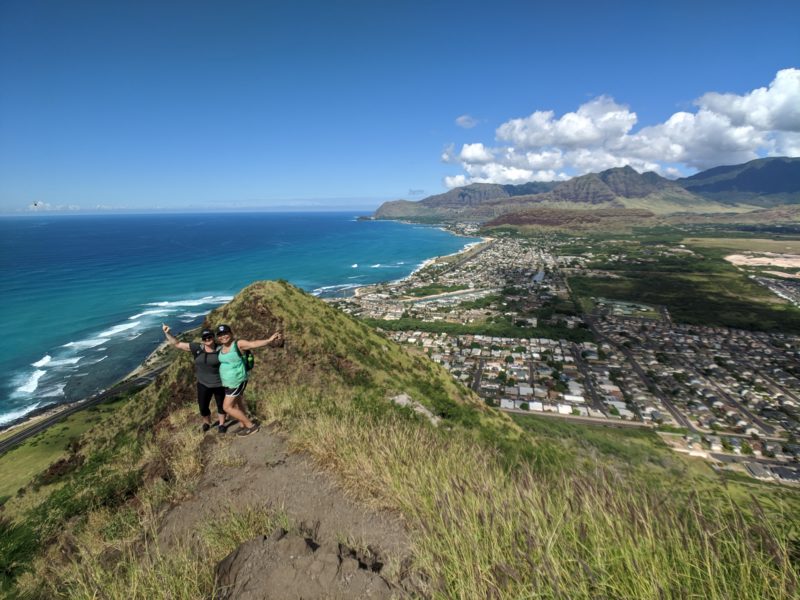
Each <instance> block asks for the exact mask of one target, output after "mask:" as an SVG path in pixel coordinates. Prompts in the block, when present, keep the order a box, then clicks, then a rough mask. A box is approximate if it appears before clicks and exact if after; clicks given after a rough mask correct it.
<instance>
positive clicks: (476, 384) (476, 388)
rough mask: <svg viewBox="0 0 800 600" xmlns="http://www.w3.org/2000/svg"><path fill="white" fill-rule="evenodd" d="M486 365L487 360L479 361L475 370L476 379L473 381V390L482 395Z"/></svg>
mask: <svg viewBox="0 0 800 600" xmlns="http://www.w3.org/2000/svg"><path fill="white" fill-rule="evenodd" d="M485 364H486V359H485V358H481V359H478V366H477V367H476V368H475V378H474V379H473V380H472V386H471V387H472V390H473V391H474V392H475V393H476V394H478V395H480V393H481V378H482V377H483V367H484V365H485Z"/></svg>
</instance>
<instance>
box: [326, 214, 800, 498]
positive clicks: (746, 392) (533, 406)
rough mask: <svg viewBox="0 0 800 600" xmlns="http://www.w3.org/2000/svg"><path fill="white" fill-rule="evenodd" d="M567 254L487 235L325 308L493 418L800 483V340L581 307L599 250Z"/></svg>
mask: <svg viewBox="0 0 800 600" xmlns="http://www.w3.org/2000/svg"><path fill="white" fill-rule="evenodd" d="M457 229H458V231H459V232H460V233H473V231H472V230H471V229H470V228H469V226H459V227H458V228H457ZM567 251H571V246H570V240H566V241H565V240H564V239H563V238H554V237H552V236H550V237H548V236H541V237H540V238H536V239H524V238H516V237H507V236H498V237H495V238H491V239H489V238H487V239H485V240H484V241H483V242H482V243H480V244H477V245H475V246H474V247H472V248H469V249H468V250H466V251H465V252H462V253H460V254H458V255H454V256H450V257H444V258H442V259H439V260H437V261H435V262H433V263H431V264H428V265H425V266H424V267H422V268H421V269H419V270H418V271H417V272H415V273H414V274H412V275H411V276H410V277H408V278H406V279H404V280H401V281H397V282H393V283H386V284H378V285H373V286H367V287H364V288H360V289H358V290H357V291H356V293H355V295H353V296H351V297H347V298H335V299H328V300H327V301H328V302H330V303H332V304H334V305H335V306H337V307H338V308H339V309H341V310H343V311H345V312H347V313H349V314H351V315H353V316H356V317H359V318H362V319H365V320H366V321H368V322H369V323H371V324H372V325H374V326H377V327H379V328H380V329H382V330H383V331H384V332H385V334H386V335H387V336H389V337H390V338H392V339H394V340H395V341H397V342H400V343H402V344H406V345H408V346H411V347H413V348H414V349H416V350H417V351H419V352H422V353H424V354H425V355H427V356H428V357H429V358H430V359H431V360H433V361H434V362H436V363H438V364H440V365H442V366H443V367H444V368H445V369H447V370H448V371H449V372H450V373H451V375H452V376H453V377H454V378H455V379H457V380H459V381H460V382H462V383H463V384H464V385H465V386H468V387H470V388H471V389H473V390H474V391H475V392H476V393H477V394H478V395H479V396H480V397H481V398H482V399H484V401H485V402H486V403H487V404H488V405H490V406H493V407H496V408H497V409H498V410H505V411H511V412H516V413H519V414H533V415H538V416H541V417H547V418H562V419H570V420H574V421H576V422H581V423H587V424H594V425H605V426H611V427H648V428H653V429H655V430H656V431H658V433H659V435H660V437H661V438H662V439H663V440H664V441H665V443H667V444H668V445H669V446H670V447H672V448H673V449H674V450H676V451H678V452H684V453H686V454H689V455H692V456H698V457H703V458H704V459H707V460H709V461H711V462H712V463H713V464H714V465H717V466H719V467H720V468H726V469H736V470H738V471H739V472H743V473H747V474H749V475H750V476H752V477H755V478H757V479H760V480H765V481H775V482H779V483H783V484H789V485H797V484H800V466H798V461H800V443H798V442H797V439H798V437H800V379H798V376H797V375H798V374H800V340H798V338H797V337H796V336H793V335H788V334H783V333H764V332H757V331H745V330H741V329H732V328H727V327H712V326H699V325H687V324H681V323H677V322H674V321H673V319H672V318H671V316H670V314H669V311H668V310H667V309H666V308H665V307H663V306H654V305H646V304H639V303H633V302H623V301H620V300H616V299H613V298H597V297H595V298H592V302H591V308H590V310H589V311H588V312H587V311H586V310H581V309H580V308H581V304H582V305H583V306H585V302H581V301H580V299H576V298H574V295H573V294H572V291H571V289H570V286H569V283H568V281H569V276H570V275H571V274H573V273H576V272H580V273H584V274H585V273H587V272H589V271H590V270H589V269H587V263H588V262H589V258H590V257H591V253H588V254H589V256H588V257H587V256H586V255H585V254H584V255H575V254H571V253H568V252H567ZM675 251H676V252H680V251H681V250H680V249H678V250H675ZM615 259H616V260H624V258H619V257H615Z"/></svg>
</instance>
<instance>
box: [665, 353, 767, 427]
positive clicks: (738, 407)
mask: <svg viewBox="0 0 800 600" xmlns="http://www.w3.org/2000/svg"><path fill="white" fill-rule="evenodd" d="M679 360H680V361H681V363H682V364H683V366H684V367H686V368H687V369H690V370H691V371H692V372H693V373H694V374H695V376H696V377H698V378H700V379H701V380H703V381H706V382H708V385H709V386H710V387H713V388H714V390H716V392H717V394H719V396H721V397H722V399H723V400H724V401H725V402H727V403H728V405H730V407H731V408H733V409H735V410H738V411H740V412H742V413H744V414H745V415H746V416H747V417H748V418H749V419H750V421H751V422H753V423H755V424H756V425H758V426H759V427H760V428H761V430H762V431H763V432H764V433H765V434H766V435H767V436H771V435H774V434H775V428H774V427H772V426H771V425H769V424H767V423H765V422H764V420H763V419H761V418H759V417H758V415H754V414H753V413H752V412H750V411H749V410H748V408H747V407H746V406H745V405H744V403H743V402H739V401H738V400H736V399H735V398H732V397H731V396H730V395H729V394H727V393H726V392H725V391H724V390H723V389H722V388H721V387H720V386H719V385H718V384H717V382H716V381H714V380H713V379H712V378H711V377H706V376H705V375H703V374H702V373H700V371H698V369H697V367H696V366H695V365H694V363H692V362H691V361H689V360H688V359H686V358H685V357H683V356H680V357H679ZM759 375H760V374H759Z"/></svg>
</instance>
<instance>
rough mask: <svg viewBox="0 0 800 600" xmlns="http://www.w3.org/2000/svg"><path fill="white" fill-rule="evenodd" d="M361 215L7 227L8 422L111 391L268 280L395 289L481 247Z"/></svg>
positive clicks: (0, 243) (124, 218) (65, 219)
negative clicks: (418, 271) (433, 263)
mask: <svg viewBox="0 0 800 600" xmlns="http://www.w3.org/2000/svg"><path fill="white" fill-rule="evenodd" d="M357 216H358V215H356V214H353V213H346V214H345V213H315V214H309V213H302V214H301V213H248V214H242V213H237V214H182V215H175V214H169V215H113V216H108V215H94V216H38V215H37V216H30V217H10V218H2V219H0V277H2V281H3V283H4V291H5V294H4V297H3V303H2V312H0V326H2V331H3V334H4V336H5V342H6V344H5V347H6V356H7V370H6V373H7V377H6V379H5V384H4V385H3V386H2V387H0V425H2V424H3V423H9V422H12V421H14V420H16V419H19V418H21V417H23V416H24V415H25V414H26V413H28V412H30V411H32V410H35V409H41V408H42V407H43V406H47V405H52V404H57V403H61V402H66V401H72V400H76V399H79V398H82V397H85V396H87V395H90V394H93V393H95V392H97V391H99V390H100V389H102V388H106V387H108V386H109V385H111V384H112V383H113V382H114V381H116V380H117V379H119V378H120V377H121V376H123V375H125V374H126V373H128V372H129V371H130V370H132V369H133V368H134V367H135V366H136V365H137V364H139V363H140V362H141V361H142V359H143V358H144V357H145V356H147V354H149V353H150V352H151V351H152V350H153V349H154V348H155V347H156V346H157V345H158V344H159V343H160V342H161V341H162V340H163V334H162V333H161V329H160V325H161V323H162V321H163V322H166V323H168V324H170V326H171V327H172V328H173V329H174V330H176V331H182V330H184V329H189V328H192V327H194V326H196V325H198V324H199V323H201V322H202V320H203V317H204V316H205V315H206V314H207V313H208V311H210V310H211V309H213V308H214V307H215V306H218V305H220V304H222V303H224V302H227V301H228V300H230V299H231V297H232V296H233V295H234V294H235V293H236V292H238V291H239V290H240V289H242V288H243V287H244V286H246V285H248V284H249V283H252V282H253V281H257V280H260V279H279V278H282V279H286V280H288V281H290V282H292V283H294V284H295V285H297V286H299V287H302V288H303V289H305V290H308V291H310V292H313V293H316V294H318V295H331V294H336V293H340V292H341V291H342V290H346V289H348V288H352V287H354V286H358V285H364V284H367V283H375V282H378V281H390V280H395V279H400V278H402V277H405V276H407V275H408V274H410V273H411V272H412V271H413V270H414V269H415V268H417V267H418V266H419V264H420V263H422V262H423V261H424V260H426V259H428V258H431V257H433V256H439V255H443V254H450V253H453V252H457V251H458V250H460V249H461V248H463V247H464V246H465V245H466V244H468V243H472V242H475V241H478V240H477V239H475V238H464V237H457V236H454V235H452V234H449V233H447V232H444V231H442V230H439V229H437V228H434V227H425V226H415V225H405V224H401V223H396V222H391V221H358V220H357Z"/></svg>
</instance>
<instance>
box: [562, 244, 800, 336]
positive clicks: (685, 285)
mask: <svg viewBox="0 0 800 600" xmlns="http://www.w3.org/2000/svg"><path fill="white" fill-rule="evenodd" d="M711 239H713V238H711ZM717 239H720V238H717ZM736 241H737V240H733V239H732V240H731V242H736ZM749 241H750V240H748V239H742V240H741V243H742V244H746V243H748V242H749ZM762 241H763V240H762ZM767 241H769V240H767ZM781 243H783V242H781ZM692 250H693V253H692V254H682V253H679V254H676V253H674V245H670V244H663V243H657V242H649V243H647V244H638V245H631V244H630V243H629V242H627V241H625V242H607V241H606V242H598V243H597V244H595V245H594V247H593V248H592V249H591V252H592V254H593V261H592V262H591V263H589V265H588V267H589V268H590V269H593V270H596V271H599V272H600V273H598V275H601V276H598V277H590V276H583V275H582V276H575V277H571V278H569V285H570V288H571V289H572V292H573V295H574V296H575V298H576V300H577V301H578V302H579V303H580V304H581V306H582V307H584V308H587V307H589V306H590V299H591V298H592V297H595V298H599V297H602V298H608V299H612V300H623V301H630V302H641V303H643V304H651V305H663V306H666V307H667V309H668V310H669V312H670V315H671V316H672V318H673V319H674V320H675V321H677V322H681V323H689V324H694V325H711V326H724V327H735V328H739V329H748V330H754V331H786V332H792V333H800V309H797V308H795V307H793V306H792V305H790V304H789V303H787V302H786V301H785V300H783V299H782V298H779V297H778V296H776V295H775V294H773V293H772V292H770V291H769V290H768V289H766V288H764V287H762V286H760V285H758V284H757V283H755V282H753V281H752V280H750V279H749V278H748V276H747V273H745V272H742V271H741V270H739V269H737V268H736V267H734V266H733V265H731V264H729V263H728V262H727V261H725V259H724V257H725V255H726V253H727V252H726V249H724V248H722V247H708V248H706V247H699V246H694V247H693V248H692ZM617 256H622V257H623V258H622V259H619V258H617V259H616V260H614V257H617ZM602 273H611V274H612V275H613V276H608V275H602Z"/></svg>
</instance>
